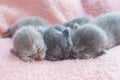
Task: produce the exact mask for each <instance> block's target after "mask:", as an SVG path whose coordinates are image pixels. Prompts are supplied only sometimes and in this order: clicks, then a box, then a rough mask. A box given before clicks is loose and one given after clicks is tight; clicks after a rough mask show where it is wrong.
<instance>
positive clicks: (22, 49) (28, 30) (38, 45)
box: [11, 26, 47, 62]
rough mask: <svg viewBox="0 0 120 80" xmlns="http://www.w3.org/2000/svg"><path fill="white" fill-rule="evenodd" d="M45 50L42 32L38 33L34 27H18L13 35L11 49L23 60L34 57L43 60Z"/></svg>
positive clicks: (31, 59) (29, 59)
mask: <svg viewBox="0 0 120 80" xmlns="http://www.w3.org/2000/svg"><path fill="white" fill-rule="evenodd" d="M46 50H47V48H46V46H45V43H44V40H43V34H40V33H39V32H38V31H37V30H36V28H34V27H30V26H29V27H23V28H20V29H19V30H18V31H16V33H15V35H14V36H13V49H12V50H11V51H12V53H14V54H15V55H16V56H18V57H19V58H20V59H21V60H23V61H26V62H27V61H33V60H34V59H35V58H36V57H40V59H42V60H43V59H44V58H45V55H46Z"/></svg>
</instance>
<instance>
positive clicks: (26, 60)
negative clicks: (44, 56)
mask: <svg viewBox="0 0 120 80" xmlns="http://www.w3.org/2000/svg"><path fill="white" fill-rule="evenodd" d="M19 58H20V59H21V60H22V61H24V62H33V61H34V59H32V58H30V57H19Z"/></svg>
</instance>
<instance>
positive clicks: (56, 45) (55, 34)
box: [43, 26, 73, 61]
mask: <svg viewBox="0 0 120 80" xmlns="http://www.w3.org/2000/svg"><path fill="white" fill-rule="evenodd" d="M43 39H44V41H45V43H46V46H47V52H46V57H45V58H46V59H47V60H51V61H56V60H63V59H67V58H68V56H69V54H70V50H71V48H72V46H73V44H72V40H71V35H70V29H69V28H65V27H64V26H55V27H51V28H48V29H47V30H46V31H45V32H44V35H43Z"/></svg>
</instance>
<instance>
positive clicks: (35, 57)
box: [33, 55, 42, 61]
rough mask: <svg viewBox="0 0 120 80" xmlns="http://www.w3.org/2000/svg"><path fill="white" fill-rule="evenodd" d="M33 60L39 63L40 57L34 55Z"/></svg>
mask: <svg viewBox="0 0 120 80" xmlns="http://www.w3.org/2000/svg"><path fill="white" fill-rule="evenodd" d="M33 58H34V60H37V61H41V60H42V59H41V58H40V56H38V55H35V56H34V57H33Z"/></svg>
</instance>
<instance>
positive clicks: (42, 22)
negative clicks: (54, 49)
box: [2, 16, 49, 38]
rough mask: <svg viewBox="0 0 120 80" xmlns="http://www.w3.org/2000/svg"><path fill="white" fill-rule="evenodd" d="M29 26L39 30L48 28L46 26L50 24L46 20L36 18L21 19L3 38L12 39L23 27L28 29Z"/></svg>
mask: <svg viewBox="0 0 120 80" xmlns="http://www.w3.org/2000/svg"><path fill="white" fill-rule="evenodd" d="M29 25H31V26H32V25H33V26H34V27H36V28H38V27H39V26H42V27H44V28H46V26H49V23H48V22H47V21H46V20H45V19H43V18H39V17H35V16H28V17H25V18H21V19H19V20H17V21H16V22H15V23H14V24H13V25H12V26H11V27H9V28H8V30H7V31H6V32H5V33H4V34H3V36H2V37H3V38H5V37H12V36H13V35H14V34H15V32H16V31H17V30H18V29H20V28H22V27H23V26H24V27H28V26H29Z"/></svg>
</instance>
